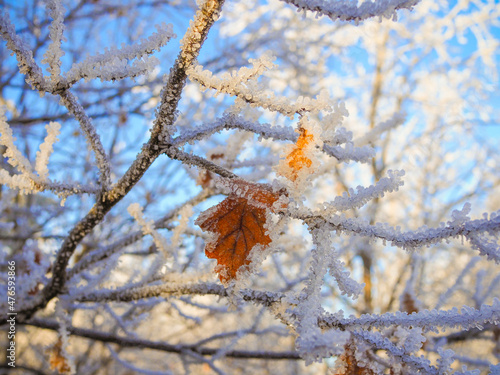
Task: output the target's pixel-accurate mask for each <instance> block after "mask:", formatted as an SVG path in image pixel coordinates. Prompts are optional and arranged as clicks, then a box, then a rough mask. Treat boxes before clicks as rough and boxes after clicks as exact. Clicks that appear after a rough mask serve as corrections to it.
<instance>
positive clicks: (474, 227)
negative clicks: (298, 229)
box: [293, 204, 500, 264]
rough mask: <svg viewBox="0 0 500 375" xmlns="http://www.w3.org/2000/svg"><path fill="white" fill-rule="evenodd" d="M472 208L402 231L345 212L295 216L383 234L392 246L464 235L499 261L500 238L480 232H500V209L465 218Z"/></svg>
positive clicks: (369, 234) (410, 246) (342, 230)
mask: <svg viewBox="0 0 500 375" xmlns="http://www.w3.org/2000/svg"><path fill="white" fill-rule="evenodd" d="M468 209H470V205H469V204H466V205H464V210H462V211H458V210H455V211H454V220H452V221H449V222H448V223H447V225H445V224H444V223H442V225H441V226H440V227H439V228H429V227H427V226H423V227H420V228H418V229H416V230H414V231H407V232H402V231H401V228H400V227H399V226H398V227H396V228H394V227H391V226H389V225H388V224H382V223H377V224H375V225H371V224H369V222H368V221H367V220H363V219H359V218H346V217H345V216H344V215H330V216H329V217H327V218H325V217H323V216H321V215H316V214H315V215H312V214H311V213H305V214H304V213H300V211H297V212H296V213H295V214H293V216H294V217H296V218H298V219H302V220H304V221H306V222H308V223H309V225H310V226H312V227H314V226H321V225H325V224H327V225H329V226H331V228H333V229H334V230H337V231H339V232H340V233H352V234H358V235H361V236H365V237H371V238H379V239H381V240H384V241H388V242H389V243H390V244H391V245H392V246H397V247H400V248H402V249H404V250H408V251H413V250H415V249H417V248H419V247H422V246H429V245H432V244H435V243H438V242H441V241H447V240H449V239H451V238H457V237H464V238H466V239H467V240H469V241H470V243H471V244H472V246H473V247H474V248H475V249H477V250H478V251H479V253H480V255H483V256H486V257H487V258H488V260H493V261H495V263H497V264H499V263H500V245H499V244H498V242H497V241H495V240H493V239H490V240H489V242H487V243H486V245H485V244H484V243H479V242H480V241H477V238H478V237H477V236H478V235H481V236H485V235H486V234H492V235H493V234H498V233H499V232H500V212H493V213H491V214H490V217H489V218H487V217H485V218H484V219H478V220H470V219H469V218H468V217H467V219H465V220H464V218H463V215H465V214H464V212H468V211H467V210H468ZM457 213H459V214H457Z"/></svg>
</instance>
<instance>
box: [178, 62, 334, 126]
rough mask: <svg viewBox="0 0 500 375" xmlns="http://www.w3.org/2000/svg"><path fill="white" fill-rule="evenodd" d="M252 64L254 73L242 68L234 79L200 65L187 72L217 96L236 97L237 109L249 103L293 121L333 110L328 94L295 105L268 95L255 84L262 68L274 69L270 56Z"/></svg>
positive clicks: (304, 98) (296, 102)
mask: <svg viewBox="0 0 500 375" xmlns="http://www.w3.org/2000/svg"><path fill="white" fill-rule="evenodd" d="M252 61H253V64H254V67H253V69H252V70H250V71H248V69H249V68H241V69H240V71H239V72H237V73H235V74H232V75H231V74H229V73H225V74H222V75H221V76H214V75H213V74H212V72H211V71H209V70H203V67H202V66H201V65H194V66H193V67H191V68H190V69H188V70H187V74H188V76H189V78H190V79H191V80H192V81H194V82H198V83H199V84H200V85H201V86H202V87H204V88H205V89H212V90H215V91H216V95H217V94H218V93H221V94H227V95H231V96H235V97H236V98H237V102H236V106H237V107H238V105H240V106H241V104H243V103H248V104H250V105H251V106H252V107H260V108H263V109H267V110H269V111H273V112H278V113H281V114H282V115H284V116H288V117H290V118H293V116H294V115H296V114H302V113H305V112H319V111H333V110H334V107H333V105H332V103H331V100H330V98H329V96H328V93H327V91H326V90H323V91H321V92H320V94H319V95H318V96H317V97H316V98H314V99H312V98H309V97H302V96H299V97H298V98H297V100H295V101H291V100H290V99H288V98H286V97H284V96H276V95H275V94H274V93H272V92H269V91H264V90H263V88H262V87H259V85H258V84H257V82H255V81H254V80H255V79H256V78H257V77H258V76H259V75H258V73H259V72H263V71H264V69H263V67H271V66H272V61H271V58H270V56H268V55H264V56H262V57H261V58H260V59H259V60H252ZM256 61H258V62H259V64H257V63H256ZM243 69H245V70H243ZM242 70H243V72H242ZM250 78H251V79H252V80H251V81H244V79H250ZM238 100H239V102H238Z"/></svg>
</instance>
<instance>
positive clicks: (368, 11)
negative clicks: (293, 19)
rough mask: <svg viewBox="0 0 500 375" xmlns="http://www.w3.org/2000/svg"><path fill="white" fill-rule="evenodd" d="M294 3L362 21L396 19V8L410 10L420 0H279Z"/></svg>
mask: <svg viewBox="0 0 500 375" xmlns="http://www.w3.org/2000/svg"><path fill="white" fill-rule="evenodd" d="M281 1H284V2H285V3H288V4H291V5H294V6H296V7H297V8H298V10H299V11H307V10H308V11H311V12H314V13H316V14H317V15H318V16H323V15H324V16H327V17H329V18H331V19H332V20H334V21H335V20H337V19H340V20H342V21H356V22H359V21H363V20H366V19H368V18H372V17H380V18H382V17H385V18H393V19H394V20H396V19H397V14H396V10H399V9H409V10H411V9H412V8H413V6H415V5H416V4H417V3H418V2H419V1H420V0H374V1H370V0H365V1H363V2H362V3H361V5H360V6H359V7H358V5H357V2H350V1H328V0H281Z"/></svg>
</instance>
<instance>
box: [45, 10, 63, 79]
mask: <svg viewBox="0 0 500 375" xmlns="http://www.w3.org/2000/svg"><path fill="white" fill-rule="evenodd" d="M45 3H46V6H47V9H48V10H49V11H50V17H51V18H52V22H51V24H50V26H49V30H50V32H49V37H50V39H51V43H50V44H49V48H48V49H47V51H45V53H44V55H43V57H44V58H43V60H42V63H46V64H49V68H48V71H49V73H50V81H51V82H52V84H53V85H56V84H57V83H58V82H59V81H60V79H61V57H63V56H64V52H63V50H62V49H61V44H62V42H63V41H64V40H65V39H64V36H63V32H64V8H63V6H62V4H61V1H60V0H45Z"/></svg>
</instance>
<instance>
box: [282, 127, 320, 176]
mask: <svg viewBox="0 0 500 375" xmlns="http://www.w3.org/2000/svg"><path fill="white" fill-rule="evenodd" d="M299 131H300V135H299V138H298V139H297V143H296V144H295V149H293V150H292V152H290V153H289V154H288V155H287V157H286V161H287V163H288V166H289V167H290V168H291V169H292V172H291V173H292V174H291V177H290V179H291V180H292V181H295V180H296V179H297V177H298V174H297V172H298V171H299V170H301V169H302V168H304V167H306V168H309V167H310V166H311V165H312V161H311V159H309V158H308V157H307V156H306V153H305V149H306V148H307V146H308V145H309V144H310V143H311V142H312V141H313V140H314V137H313V135H312V134H309V133H308V132H307V130H306V129H304V128H299Z"/></svg>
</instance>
